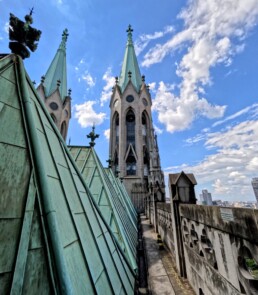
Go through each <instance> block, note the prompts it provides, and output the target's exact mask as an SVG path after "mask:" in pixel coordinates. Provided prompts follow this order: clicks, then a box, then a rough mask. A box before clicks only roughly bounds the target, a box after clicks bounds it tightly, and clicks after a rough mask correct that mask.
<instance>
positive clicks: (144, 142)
mask: <svg viewBox="0 0 258 295" xmlns="http://www.w3.org/2000/svg"><path fill="white" fill-rule="evenodd" d="M132 31H133V30H132V28H131V26H130V25H129V27H128V30H127V36H128V39H127V45H126V50H125V55H124V60H123V65H122V70H121V74H120V77H119V78H118V77H116V84H115V86H114V88H113V94H112V97H111V101H110V110H111V116H110V147H109V151H110V165H111V167H112V169H113V171H114V172H115V174H116V175H117V176H119V177H120V178H121V179H122V180H123V182H124V185H125V187H126V189H127V192H128V193H129V195H130V196H131V198H132V201H133V203H134V205H135V207H136V209H137V210H138V211H139V212H141V211H143V210H144V199H145V198H146V197H148V196H149V195H150V193H152V194H153V195H155V198H156V199H157V200H159V201H164V200H165V192H164V176H163V172H162V171H161V167H160V157H159V150H158V145H157V136H156V135H155V132H154V128H153V124H152V115H151V105H152V101H151V96H150V92H149V88H148V86H147V85H146V84H145V77H144V76H142V77H141V74H140V69H139V65H138V62H137V58H136V54H135V51H134V45H133V41H132Z"/></svg>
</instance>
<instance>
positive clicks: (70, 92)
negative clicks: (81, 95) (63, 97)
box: [68, 88, 72, 96]
mask: <svg viewBox="0 0 258 295" xmlns="http://www.w3.org/2000/svg"><path fill="white" fill-rule="evenodd" d="M71 94H72V89H71V88H69V89H68V96H71Z"/></svg>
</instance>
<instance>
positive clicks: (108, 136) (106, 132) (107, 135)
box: [104, 129, 110, 140]
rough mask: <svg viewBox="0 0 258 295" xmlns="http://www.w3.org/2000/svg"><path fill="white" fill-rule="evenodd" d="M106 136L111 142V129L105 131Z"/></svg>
mask: <svg viewBox="0 0 258 295" xmlns="http://www.w3.org/2000/svg"><path fill="white" fill-rule="evenodd" d="M104 135H105V137H106V139H107V140H109V138H110V129H106V130H105V131H104Z"/></svg>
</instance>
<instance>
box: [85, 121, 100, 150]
mask: <svg viewBox="0 0 258 295" xmlns="http://www.w3.org/2000/svg"><path fill="white" fill-rule="evenodd" d="M87 138H90V139H91V141H90V146H91V147H93V146H94V145H95V144H96V143H95V142H94V141H95V139H96V138H99V134H96V133H95V126H94V124H93V126H92V131H91V132H90V133H89V134H88V135H87Z"/></svg>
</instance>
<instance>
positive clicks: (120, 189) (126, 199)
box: [105, 168, 137, 224]
mask: <svg viewBox="0 0 258 295" xmlns="http://www.w3.org/2000/svg"><path fill="white" fill-rule="evenodd" d="M105 171H106V173H107V175H108V177H109V180H110V182H111V183H112V186H113V188H114V189H115V191H116V194H117V196H118V197H119V199H120V200H121V202H122V203H123V204H124V207H125V208H126V210H127V214H128V216H130V218H131V219H132V220H133V223H134V224H137V212H136V210H135V208H134V205H133V203H132V200H131V198H130V196H129V195H128V193H127V191H126V189H125V186H124V185H123V184H122V183H121V181H120V179H119V178H118V177H115V175H114V173H113V170H112V169H111V168H105Z"/></svg>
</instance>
